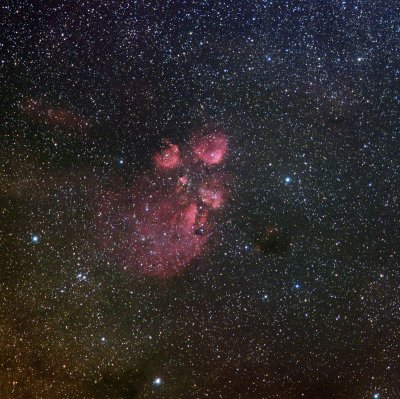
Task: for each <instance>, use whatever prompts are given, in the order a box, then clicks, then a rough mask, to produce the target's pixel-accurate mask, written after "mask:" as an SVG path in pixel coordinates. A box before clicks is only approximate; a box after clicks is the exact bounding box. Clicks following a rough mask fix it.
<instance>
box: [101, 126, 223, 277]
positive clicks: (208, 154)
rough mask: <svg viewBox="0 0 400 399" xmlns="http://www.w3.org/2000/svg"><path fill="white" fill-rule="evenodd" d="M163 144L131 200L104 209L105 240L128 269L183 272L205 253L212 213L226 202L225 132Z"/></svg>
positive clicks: (164, 274)
mask: <svg viewBox="0 0 400 399" xmlns="http://www.w3.org/2000/svg"><path fill="white" fill-rule="evenodd" d="M164 144H165V148H163V149H162V150H161V151H159V152H157V153H156V154H154V156H153V160H154V170H152V171H149V172H148V173H147V174H146V175H145V176H143V177H142V178H140V179H139V180H138V182H137V183H136V184H135V186H134V188H133V189H132V192H131V194H130V200H129V201H127V202H126V203H125V204H124V206H122V207H121V206H119V205H117V202H118V200H115V201H114V200H112V199H111V200H109V201H108V205H107V206H105V207H103V208H102V211H101V215H102V216H103V218H105V220H106V221H107V222H106V223H104V224H103V226H104V227H105V228H106V229H107V230H108V233H109V234H106V235H107V237H110V240H109V241H108V242H105V243H104V244H105V245H106V246H110V245H111V246H112V247H114V248H115V247H116V250H115V251H114V252H116V253H117V254H118V255H119V256H120V258H121V260H122V262H123V265H124V268H125V269H126V270H132V271H135V272H138V273H141V274H145V275H151V276H156V277H163V278H164V277H169V276H172V275H176V274H177V273H180V272H182V271H183V270H185V268H186V267H187V266H188V265H189V264H190V263H191V262H192V261H193V260H194V259H195V258H196V257H197V256H198V255H199V254H200V253H201V252H202V250H203V249H204V247H205V245H206V243H207V240H208V238H209V236H210V234H211V232H212V223H211V222H210V220H211V218H212V213H213V212H215V211H216V210H219V209H221V208H222V207H223V205H224V204H225V202H226V199H227V195H228V192H227V189H228V187H227V183H226V182H227V181H228V180H229V179H228V178H227V174H226V173H224V172H223V171H221V166H222V165H223V163H224V160H225V158H226V156H227V152H228V138H227V136H226V134H225V133H223V132H221V131H211V132H210V131H207V132H205V131H200V132H197V133H196V134H195V135H193V137H192V140H190V144H187V145H184V146H182V147H181V148H180V147H178V145H176V144H173V143H171V142H170V141H168V140H165V141H164ZM115 208H118V209H119V210H118V212H116V211H115ZM121 208H122V209H121ZM117 226H119V227H117ZM118 230H121V231H118ZM113 232H114V233H116V234H113Z"/></svg>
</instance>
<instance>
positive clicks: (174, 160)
mask: <svg viewBox="0 0 400 399" xmlns="http://www.w3.org/2000/svg"><path fill="white" fill-rule="evenodd" d="M154 161H155V163H156V165H157V167H158V168H159V169H174V168H176V166H177V165H178V163H179V147H178V146H177V145H176V144H171V143H169V144H168V147H167V148H164V149H163V150H161V151H160V152H157V153H156V154H155V155H154Z"/></svg>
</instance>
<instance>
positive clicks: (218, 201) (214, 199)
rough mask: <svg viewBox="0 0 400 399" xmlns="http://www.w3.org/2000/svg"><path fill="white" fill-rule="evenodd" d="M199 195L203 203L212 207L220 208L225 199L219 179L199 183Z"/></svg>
mask: <svg viewBox="0 0 400 399" xmlns="http://www.w3.org/2000/svg"><path fill="white" fill-rule="evenodd" d="M199 195H200V198H201V200H202V201H203V203H204V204H206V205H208V206H209V207H211V208H212V209H218V208H220V207H221V206H222V205H223V204H224V201H225V189H224V187H223V185H222V182H221V181H220V180H219V179H210V180H206V181H204V182H203V183H202V184H200V187H199Z"/></svg>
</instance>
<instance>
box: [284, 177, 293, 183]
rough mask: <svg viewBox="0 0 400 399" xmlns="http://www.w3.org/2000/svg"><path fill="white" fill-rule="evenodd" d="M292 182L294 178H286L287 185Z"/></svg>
mask: <svg viewBox="0 0 400 399" xmlns="http://www.w3.org/2000/svg"><path fill="white" fill-rule="evenodd" d="M291 181H292V178H291V177H290V176H286V177H285V183H286V184H289V183H290V182H291Z"/></svg>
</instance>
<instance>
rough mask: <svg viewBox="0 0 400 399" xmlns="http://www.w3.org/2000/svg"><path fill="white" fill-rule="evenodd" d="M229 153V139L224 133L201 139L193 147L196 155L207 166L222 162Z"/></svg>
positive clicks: (212, 134)
mask: <svg viewBox="0 0 400 399" xmlns="http://www.w3.org/2000/svg"><path fill="white" fill-rule="evenodd" d="M227 151H228V138H227V137H226V135H225V134H223V133H211V134H209V135H207V136H205V137H202V138H200V139H199V140H197V142H195V144H194V146H193V153H194V155H195V156H196V157H197V158H198V159H200V160H201V161H203V162H204V163H205V164H207V165H217V164H219V163H221V162H222V160H223V159H224V157H225V155H226V152H227Z"/></svg>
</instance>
